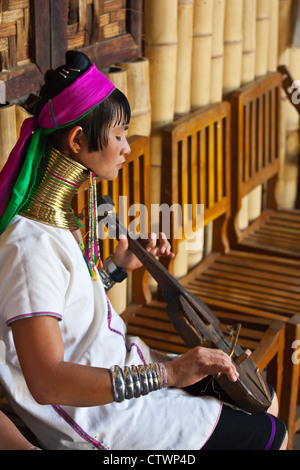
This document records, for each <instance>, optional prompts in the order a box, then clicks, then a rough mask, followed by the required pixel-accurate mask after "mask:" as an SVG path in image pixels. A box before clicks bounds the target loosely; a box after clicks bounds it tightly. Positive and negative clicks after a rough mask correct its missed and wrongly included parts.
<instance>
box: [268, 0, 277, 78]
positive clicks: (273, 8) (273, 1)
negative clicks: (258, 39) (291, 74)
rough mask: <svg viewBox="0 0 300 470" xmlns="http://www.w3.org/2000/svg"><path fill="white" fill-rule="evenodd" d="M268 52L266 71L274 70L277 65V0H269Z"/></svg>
mask: <svg viewBox="0 0 300 470" xmlns="http://www.w3.org/2000/svg"><path fill="white" fill-rule="evenodd" d="M269 2H270V4H269V15H270V28H269V54H268V72H276V71H277V65H278V33H279V0H269Z"/></svg>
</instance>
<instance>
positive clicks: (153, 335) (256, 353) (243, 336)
mask: <svg viewBox="0 0 300 470" xmlns="http://www.w3.org/2000/svg"><path fill="white" fill-rule="evenodd" d="M162 165H163V167H162V175H163V178H162V179H163V181H162V202H163V203H166V204H167V205H168V206H169V207H171V206H172V205H173V204H175V205H176V204H179V205H180V206H181V207H184V206H185V204H191V207H192V211H189V210H187V211H186V212H184V215H183V221H182V220H178V219H176V215H175V217H174V218H173V217H172V218H171V219H172V220H171V227H170V230H171V232H170V233H171V236H170V241H171V244H172V249H173V251H174V252H175V253H177V251H178V245H179V243H180V242H181V241H182V240H183V239H184V238H185V237H188V236H189V235H191V234H192V233H193V231H194V230H195V229H196V228H199V227H197V217H196V210H195V209H196V207H197V204H204V205H205V212H204V223H205V224H207V223H209V222H211V221H212V220H214V221H215V227H216V229H217V230H216V235H215V236H214V247H215V248H217V249H218V251H217V252H214V253H213V254H212V256H208V257H207V258H205V260H204V261H203V262H202V263H200V265H199V267H198V268H196V269H194V270H192V272H191V274H190V275H189V276H188V277H187V278H183V279H181V282H182V283H183V284H184V285H186V287H187V288H188V290H191V291H193V292H194V293H196V294H197V293H198V291H197V277H198V272H199V269H200V273H201V270H202V268H203V267H204V266H206V265H207V264H208V265H209V264H211V262H213V260H214V257H221V256H223V255H222V253H224V252H225V251H226V250H228V242H227V238H226V222H227V220H228V217H229V211H230V198H229V195H230V179H229V178H230V175H229V168H230V166H229V165H230V105H229V104H228V103H221V104H218V105H213V106H210V107H208V108H205V109H203V110H200V111H196V112H194V113H192V114H190V115H188V116H187V117H184V118H182V119H180V120H178V121H175V122H174V123H172V124H171V125H169V126H167V127H166V128H165V130H164V133H163V163H162ZM191 214H192V215H193V217H191ZM182 229H184V230H183V232H184V235H182ZM224 244H225V247H224ZM225 256H226V255H225ZM162 262H163V260H162ZM167 265H168V268H169V270H170V272H171V273H173V261H171V262H170V263H167ZM194 275H195V276H194ZM200 276H201V274H200ZM189 280H190V281H191V282H187V281H189ZM195 284H196V285H195ZM201 284H203V285H205V282H202V281H201ZM200 297H201V298H202V300H204V301H206V300H207V296H203V297H202V295H200ZM205 297H206V298H205ZM208 300H209V298H208ZM232 306H233V308H232V309H231V308H230V307H229V308H227V309H223V308H222V305H221V308H219V305H214V306H213V309H212V310H213V312H214V313H215V314H216V315H217V317H219V319H220V321H221V323H222V324H223V325H224V327H226V326H229V325H233V324H236V323H238V322H241V323H242V329H241V333H240V336H239V344H240V345H241V346H242V347H244V348H250V349H251V350H252V351H253V355H252V356H253V359H254V361H255V362H256V364H257V365H258V367H259V368H260V370H263V369H265V368H266V369H267V373H268V380H269V381H270V383H272V384H273V385H274V387H275V389H276V391H277V394H278V397H279V399H280V393H281V380H282V365H283V341H284V330H285V326H284V323H282V322H281V321H280V319H279V318H278V316H275V315H274V316H273V318H274V321H273V319H272V315H271V318H270V319H265V318H258V317H257V315H256V309H255V308H252V309H250V308H249V311H248V312H246V313H244V312H242V313H241V312H239V313H240V314H239V315H237V313H236V308H237V304H235V303H234V295H233V300H232ZM124 319H125V320H126V322H127V327H128V333H129V334H132V335H138V336H140V337H141V338H142V339H144V341H145V342H146V343H147V344H148V345H149V346H151V347H152V348H154V349H157V350H159V351H163V352H169V353H177V354H181V353H183V352H184V351H186V350H187V348H186V346H185V344H184V342H183V341H182V340H181V338H179V336H178V335H177V334H176V333H175V330H174V328H173V327H172V325H171V324H170V322H169V319H168V317H167V314H166V304H165V303H164V302H163V301H158V300H157V299H152V300H149V301H148V302H147V303H146V304H141V305H140V307H138V306H136V305H135V306H132V310H131V309H130V308H129V309H128V310H127V312H125V313H124Z"/></svg>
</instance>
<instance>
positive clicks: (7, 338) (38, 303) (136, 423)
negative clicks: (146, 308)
mask: <svg viewBox="0 0 300 470" xmlns="http://www.w3.org/2000/svg"><path fill="white" fill-rule="evenodd" d="M45 314H47V315H48V314H49V315H54V316H55V317H56V318H57V320H58V321H59V325H60V329H61V334H62V338H63V342H64V348H65V361H71V362H77V363H80V364H87V365H89V366H97V367H106V368H109V367H110V366H111V365H115V364H119V365H120V366H124V365H126V364H127V365H130V364H135V365H137V364H141V363H147V362H154V358H153V357H151V352H150V349H149V348H148V347H147V346H146V345H145V344H144V342H143V341H142V340H141V339H139V338H138V337H129V336H126V327H125V324H124V322H123V320H122V319H121V317H120V316H119V315H118V314H117V313H116V312H115V311H114V310H113V308H112V306H111V305H110V302H109V301H108V299H107V296H106V293H105V290H104V288H103V285H102V283H101V281H100V280H99V281H98V282H95V281H93V280H92V279H91V277H90V275H89V272H88V269H87V267H86V264H85V261H84V259H83V256H82V253H81V250H80V248H79V247H78V245H77V243H76V241H75V239H74V237H73V235H72V234H71V233H70V232H69V231H68V230H65V229H59V228H55V227H51V226H48V225H45V224H42V223H39V222H35V221H31V220H29V219H26V218H24V217H21V216H16V217H15V218H14V220H13V221H12V222H11V223H10V225H9V226H8V228H7V229H6V230H5V232H4V233H3V234H2V235H1V236H0V343H1V341H3V342H4V344H5V350H4V351H3V349H4V348H3V347H2V348H0V353H1V351H2V360H1V358H0V364H1V362H2V363H3V362H4V363H5V365H0V382H1V385H2V386H3V388H4V390H5V393H6V395H7V397H8V399H9V401H10V402H11V405H12V407H13V408H14V409H15V411H16V412H17V413H18V414H19V415H20V416H21V418H22V419H23V420H24V422H25V423H26V424H27V425H28V427H29V428H30V429H31V430H32V431H33V433H34V434H35V435H36V436H37V438H38V439H39V442H40V445H41V447H42V448H44V449H93V448H96V449H110V450H118V449H119V450H120V449H122V450H123V449H130V450H134V449H137V450H141V449H144V450H155V449H160V450H163V449H170V450H180V449H181V450H195V449H200V448H201V447H202V446H203V445H204V443H205V442H206V440H207V439H208V438H209V436H210V435H211V433H212V432H213V430H214V427H215V426H216V424H217V422H218V418H219V415H220V411H221V407H222V404H221V403H220V402H219V401H218V400H216V399H214V398H208V397H207V398H198V397H192V396H189V395H187V394H186V393H185V392H183V391H182V390H178V389H163V390H159V391H155V392H151V393H150V394H149V395H147V396H144V397H140V398H137V399H131V400H125V401H124V402H122V403H115V402H114V403H111V404H108V405H104V406H94V407H82V408H81V407H71V406H63V407H62V406H60V405H59V403H58V404H57V405H55V406H51V405H39V404H37V403H36V402H35V400H34V399H33V398H32V396H31V394H30V392H29V390H28V388H27V385H26V383H25V380H24V378H23V374H22V371H21V368H20V365H19V361H18V358H17V355H16V351H15V347H14V342H13V338H12V332H11V328H10V325H11V324H12V322H14V321H26V318H27V317H32V316H36V315H45ZM2 346H3V343H2ZM3 352H5V357H3ZM99 393H100V392H99Z"/></svg>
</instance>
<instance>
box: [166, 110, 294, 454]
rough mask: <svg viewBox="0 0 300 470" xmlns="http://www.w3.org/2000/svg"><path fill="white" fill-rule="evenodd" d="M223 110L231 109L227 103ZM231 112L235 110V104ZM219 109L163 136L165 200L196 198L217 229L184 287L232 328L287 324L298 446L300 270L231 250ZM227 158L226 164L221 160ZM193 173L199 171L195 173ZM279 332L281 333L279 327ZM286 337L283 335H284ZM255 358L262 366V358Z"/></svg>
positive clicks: (224, 133)
mask: <svg viewBox="0 0 300 470" xmlns="http://www.w3.org/2000/svg"><path fill="white" fill-rule="evenodd" d="M221 106H222V107H223V109H225V104H224V103H223V104H221ZM227 106H228V107H229V103H228V104H227ZM217 109H218V106H216V107H213V110H212V111H211V118H210V119H208V115H207V114H206V116H205V113H206V112H205V110H203V111H199V112H196V113H193V114H191V115H190V116H188V117H187V118H183V119H181V120H179V121H177V122H175V123H173V124H172V125H170V126H168V127H167V128H166V129H165V131H164V158H163V165H164V168H163V169H162V171H163V174H164V184H163V185H162V201H164V202H166V203H167V204H171V205H172V204H176V203H179V204H181V205H183V204H185V203H186V202H188V201H189V198H191V197H193V198H196V200H197V198H198V201H199V202H200V203H201V202H202V203H204V206H205V212H204V213H205V217H204V219H205V223H206V222H210V221H213V223H214V228H213V251H212V252H211V253H210V254H209V255H207V256H206V257H205V259H204V260H203V261H202V262H201V263H199V264H198V265H197V266H196V267H195V268H193V269H192V270H191V271H190V272H189V273H188V274H187V275H186V276H184V277H183V278H181V280H180V282H181V284H182V285H183V286H184V287H186V288H187V289H188V290H189V291H191V292H193V293H194V294H196V295H197V296H199V298H201V299H202V300H203V301H204V302H205V303H206V304H208V305H209V306H210V307H211V309H212V310H213V311H218V312H219V314H220V312H222V315H224V316H225V319H226V316H227V315H229V314H230V317H231V321H233V319H234V318H235V319H236V321H239V319H240V318H243V317H244V316H245V315H246V316H247V318H249V320H250V319H251V322H252V325H251V329H252V332H253V333H255V332H259V331H261V323H260V321H261V319H263V320H264V322H266V323H265V328H266V330H265V332H268V334H269V333H270V331H269V327H268V325H269V326H270V327H271V329H272V328H273V326H274V323H273V322H274V321H275V322H276V321H278V322H284V323H285V327H286V328H285V330H286V333H285V351H284V357H285V359H284V376H283V384H284V387H283V390H282V395H281V396H280V413H281V416H282V418H283V419H284V421H285V422H286V424H287V427H288V430H289V443H290V444H289V445H290V446H292V442H293V436H294V433H295V430H296V429H297V426H298V423H297V422H296V403H297V394H298V377H299V364H293V363H292V360H291V355H292V352H293V349H292V344H293V341H294V340H299V334H300V331H299V326H300V317H298V312H299V301H300V263H299V261H295V260H284V259H283V258H278V257H274V256H267V255H261V254H256V253H247V252H243V251H238V250H232V249H230V246H229V243H228V239H227V224H228V220H229V216H230V206H229V207H228V206H227V204H230V197H229V193H230V191H231V185H232V180H231V179H230V177H229V173H228V171H229V168H230V151H229V149H228V147H230V136H229V131H230V113H229V111H227V113H226V114H225V115H224V111H223V115H222V113H220V110H219V116H218V117H217V115H216V113H217V111H216V110H217ZM227 109H228V108H227ZM207 112H209V111H207ZM204 116H205V118H204ZM193 120H194V121H193ZM197 122H198V124H197ZM222 149H223V150H222ZM222 153H223V154H224V155H223V160H222V159H221V157H219V154H221V155H222ZM191 167H192V168H193V171H190V168H191ZM167 169H168V171H167ZM178 188H181V189H180V190H178ZM196 223H197V221H196V220H195V217H194V216H193V217H192V220H188V221H187V223H186V224H185V226H184V233H185V236H186V237H188V236H189V230H191V227H192V226H194V230H195V229H196V228H197V226H195V224H196ZM180 228H181V227H180ZM177 229H178V227H176V225H175V224H173V230H172V232H171V242H172V245H175V246H176V244H177V243H178V240H176V230H177ZM222 247H223V249H222ZM170 269H172V263H171V265H170ZM255 318H256V319H257V318H260V320H259V321H257V320H256V319H255ZM222 320H223V318H222ZM271 325H272V326H271ZM275 325H276V326H278V324H276V323H275ZM282 331H283V330H282V329H281V330H280V333H281V334H282ZM279 336H280V334H279ZM275 338H276V335H274V339H275ZM279 343H280V340H279ZM257 350H258V351H260V353H261V354H263V356H265V357H270V356H269V353H268V347H267V342H266V343H265V344H264V343H263V340H262V343H261V347H259V349H257ZM278 351H279V350H278ZM273 352H274V351H273ZM253 357H254V359H255V360H256V361H257V360H258V355H256V352H254V353H253ZM273 357H274V356H273ZM278 358H280V354H277V356H276V361H278ZM279 360H280V359H279ZM271 366H272V367H273V366H274V361H271V362H270V363H269V366H268V369H269V367H271ZM280 374H281V369H279V370H278V371H277V383H279V382H280V381H281V380H282V377H281V376H280ZM270 377H273V379H272V380H274V372H273V371H272V375H269V376H268V380H269V381H270V382H271V380H270ZM271 383H272V382H271ZM273 384H274V382H273Z"/></svg>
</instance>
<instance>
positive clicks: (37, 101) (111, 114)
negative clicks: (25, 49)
mask: <svg viewBox="0 0 300 470" xmlns="http://www.w3.org/2000/svg"><path fill="white" fill-rule="evenodd" d="M91 65H92V64H91V62H90V60H89V58H88V57H87V56H86V55H85V54H83V53H82V52H79V51H68V52H67V53H66V64H65V65H62V66H60V67H58V68H57V69H55V70H53V69H50V70H48V71H47V72H46V73H45V77H44V80H45V84H44V85H43V86H42V87H41V89H40V92H39V95H38V96H36V97H35V98H33V97H32V96H31V97H29V99H28V100H27V102H26V103H25V104H24V108H25V109H26V110H27V111H28V112H29V113H30V114H33V115H34V116H36V117H38V116H39V114H40V112H41V110H42V108H43V106H44V105H45V104H46V103H47V102H48V100H49V99H52V98H54V97H55V96H56V95H57V94H58V93H60V92H61V91H63V90H64V89H65V88H67V87H68V86H69V85H71V83H73V82H74V81H75V80H76V79H77V78H79V77H80V75H82V74H83V73H84V72H86V71H87V70H88V69H89V67H90V66H91ZM130 117H131V111H130V105H129V103H128V100H127V98H126V96H125V95H124V94H123V93H122V92H121V91H120V90H118V89H117V88H115V89H114V90H113V92H112V93H111V94H110V95H109V96H108V97H107V98H106V99H105V100H104V101H102V103H100V104H99V105H98V106H96V108H95V109H93V110H92V111H91V112H90V113H88V114H87V115H86V116H84V117H83V118H82V119H80V120H79V121H77V122H76V125H78V126H81V127H82V129H83V131H84V133H85V135H86V137H87V141H88V148H89V152H93V151H98V150H99V146H100V148H101V149H102V148H103V147H106V146H107V144H108V131H109V129H110V127H111V126H114V125H120V124H124V125H127V124H128V123H129V121H130ZM73 126H74V125H72V124H71V125H69V126H66V127H64V128H62V129H58V130H57V131H55V132H53V133H52V134H50V135H49V136H48V137H47V141H48V142H49V143H50V144H52V145H54V146H56V147H57V148H58V150H61V145H62V141H63V138H64V136H65V135H66V134H67V133H68V131H69V129H70V128H71V127H73Z"/></svg>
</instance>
